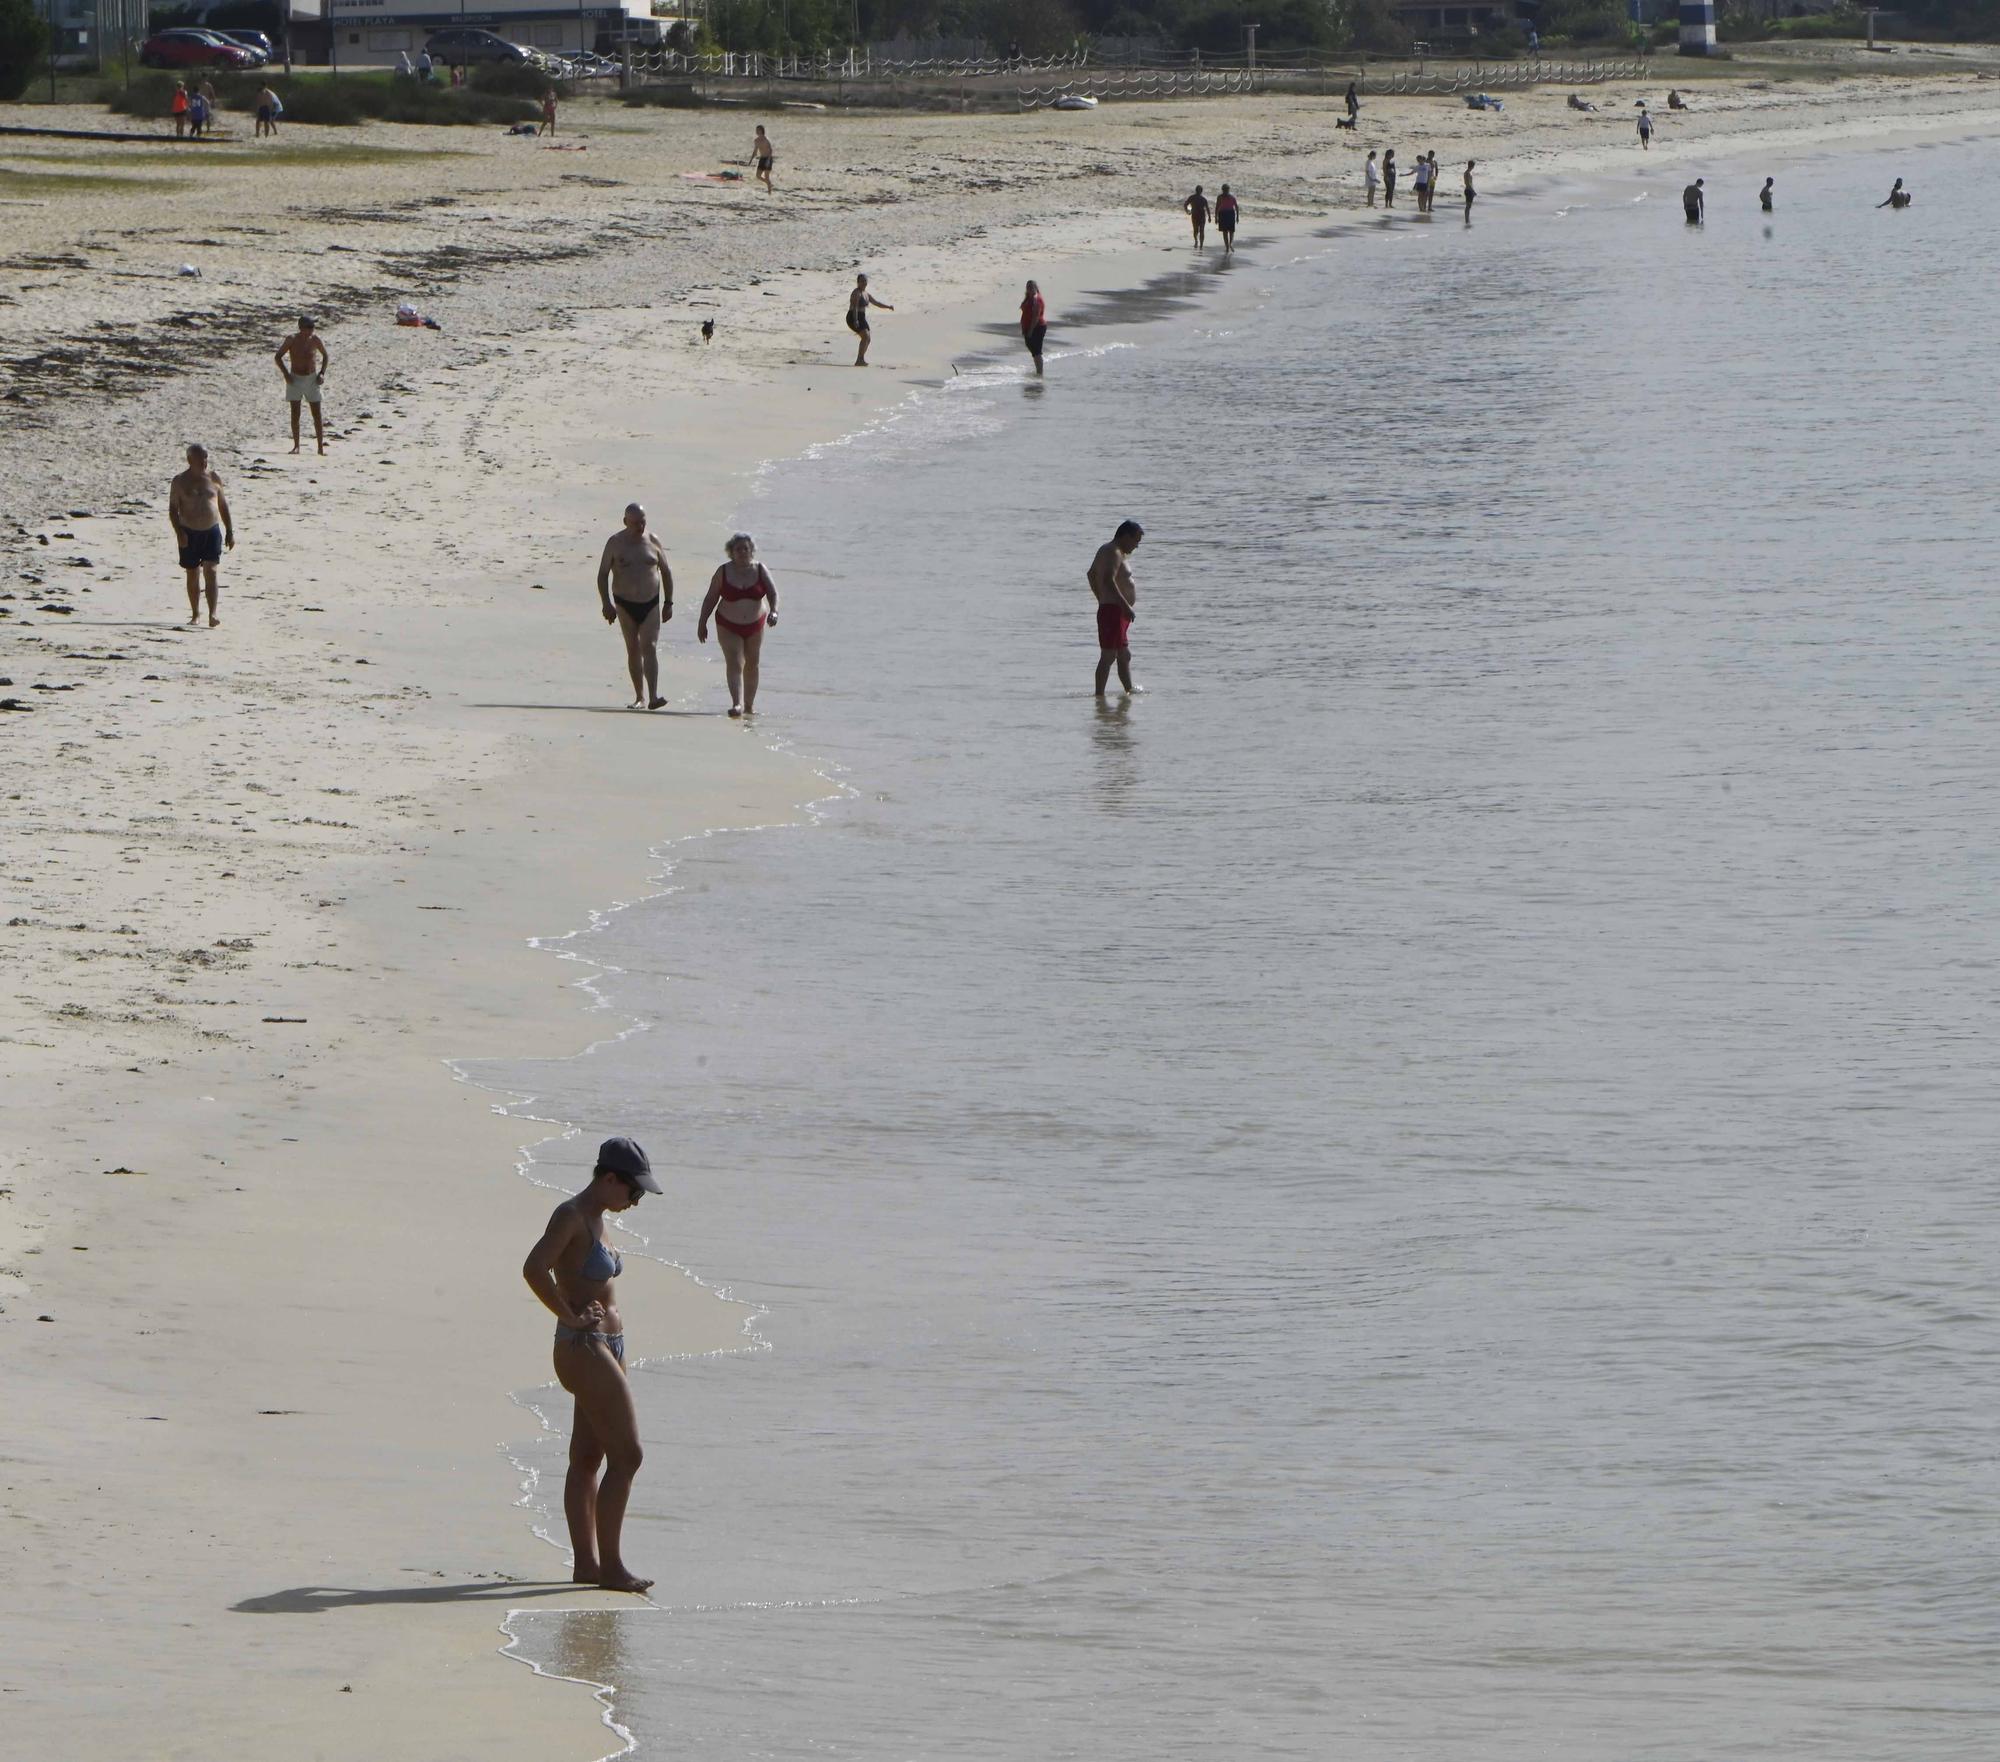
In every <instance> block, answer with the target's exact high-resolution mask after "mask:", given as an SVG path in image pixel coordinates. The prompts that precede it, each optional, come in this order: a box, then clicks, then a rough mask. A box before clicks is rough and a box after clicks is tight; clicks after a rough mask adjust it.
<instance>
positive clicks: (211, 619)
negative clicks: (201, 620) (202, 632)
mask: <svg viewBox="0 0 2000 1762" xmlns="http://www.w3.org/2000/svg"><path fill="white" fill-rule="evenodd" d="M221 622H222V620H221V619H220V618H218V617H217V616H216V615H215V614H214V613H213V612H211V613H209V615H208V627H209V629H211V630H213V629H214V628H215V627H216V626H217V625H218V624H220V623H221Z"/></svg>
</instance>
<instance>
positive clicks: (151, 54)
mask: <svg viewBox="0 0 2000 1762" xmlns="http://www.w3.org/2000/svg"><path fill="white" fill-rule="evenodd" d="M139 65H140V66H141V67H255V66H256V65H257V56H256V53H255V51H253V50H250V49H246V48H245V47H244V46H243V45H242V44H241V43H232V42H230V41H229V39H228V38H227V37H218V36H217V35H216V34H215V33H214V32H213V31H194V30H180V31H155V32H154V33H153V35H151V36H150V37H148V38H147V39H146V41H145V42H144V43H143V44H142V45H141V46H140V49H139Z"/></svg>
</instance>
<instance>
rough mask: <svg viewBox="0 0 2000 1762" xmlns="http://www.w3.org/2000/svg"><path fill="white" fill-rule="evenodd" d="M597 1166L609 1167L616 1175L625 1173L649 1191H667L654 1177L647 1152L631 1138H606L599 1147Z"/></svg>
mask: <svg viewBox="0 0 2000 1762" xmlns="http://www.w3.org/2000/svg"><path fill="white" fill-rule="evenodd" d="M597 1166H598V1168H600V1169H609V1170H610V1171H611V1172H612V1173H613V1174H614V1175H623V1176H624V1177H625V1178H626V1179H627V1180H628V1181H632V1182H635V1183H636V1184H637V1185H638V1186H639V1187H640V1188H641V1189H643V1190H644V1191H645V1192H647V1193H664V1192H665V1191H666V1189H665V1188H664V1187H662V1186H661V1185H660V1183H659V1182H658V1181H656V1180H655V1179H654V1178H653V1165H652V1164H651V1163H650V1162H648V1161H647V1160H646V1153H645V1152H644V1151H643V1150H641V1149H640V1148H639V1146H638V1145H636V1144H635V1143H633V1142H632V1140H631V1139H630V1138H607V1139H605V1140H604V1142H603V1143H602V1144H600V1145H598V1147H597Z"/></svg>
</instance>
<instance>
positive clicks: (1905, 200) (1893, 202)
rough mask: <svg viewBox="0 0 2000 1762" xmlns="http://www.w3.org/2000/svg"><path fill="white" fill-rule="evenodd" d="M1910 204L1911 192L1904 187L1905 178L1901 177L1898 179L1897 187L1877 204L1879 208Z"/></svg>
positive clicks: (1905, 206) (1904, 206)
mask: <svg viewBox="0 0 2000 1762" xmlns="http://www.w3.org/2000/svg"><path fill="white" fill-rule="evenodd" d="M1909 205H1910V192H1909V191H1908V190H1906V189H1904V188H1903V180H1902V179H1901V178H1897V179H1896V187H1895V188H1894V189H1893V190H1891V191H1890V192H1889V194H1888V196H1887V197H1886V198H1885V199H1884V200H1882V201H1880V202H1877V203H1876V204H1875V206H1876V207H1877V208H1907V207H1909Z"/></svg>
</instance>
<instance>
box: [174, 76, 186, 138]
mask: <svg viewBox="0 0 2000 1762" xmlns="http://www.w3.org/2000/svg"><path fill="white" fill-rule="evenodd" d="M172 108H173V113H174V139H175V140H177V141H178V140H180V139H182V138H183V137H184V136H185V135H186V134H187V124H188V95H187V87H186V86H184V85H182V84H181V83H180V81H179V80H176V81H175V82H174V98H173V106H172Z"/></svg>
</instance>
